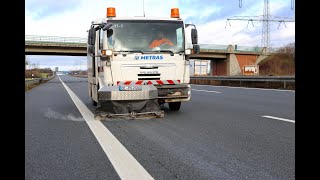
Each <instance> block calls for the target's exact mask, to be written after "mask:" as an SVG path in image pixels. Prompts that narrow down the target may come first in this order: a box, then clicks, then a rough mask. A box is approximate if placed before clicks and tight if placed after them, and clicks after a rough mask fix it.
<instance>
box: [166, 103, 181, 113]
mask: <svg viewBox="0 0 320 180" xmlns="http://www.w3.org/2000/svg"><path fill="white" fill-rule="evenodd" d="M180 106H181V102H170V103H169V108H170V110H171V111H179V109H180Z"/></svg>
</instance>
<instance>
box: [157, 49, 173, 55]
mask: <svg viewBox="0 0 320 180" xmlns="http://www.w3.org/2000/svg"><path fill="white" fill-rule="evenodd" d="M157 52H168V53H170V55H171V56H173V55H174V53H173V52H172V51H171V50H159V51H157Z"/></svg>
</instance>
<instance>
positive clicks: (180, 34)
mask: <svg viewBox="0 0 320 180" xmlns="http://www.w3.org/2000/svg"><path fill="white" fill-rule="evenodd" d="M109 22H110V23H112V27H111V28H110V29H112V30H113V34H112V36H111V37H109V38H108V40H107V42H108V43H107V44H108V45H107V47H108V49H112V50H113V51H137V52H150V51H157V52H165V51H171V52H173V53H178V52H181V51H183V50H184V31H183V23H182V21H180V22H177V21H142V20H139V21H137V20H136V21H109ZM105 37H106V36H105Z"/></svg>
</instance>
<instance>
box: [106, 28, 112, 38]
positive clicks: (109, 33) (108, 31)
mask: <svg viewBox="0 0 320 180" xmlns="http://www.w3.org/2000/svg"><path fill="white" fill-rule="evenodd" d="M112 35H113V29H108V30H107V37H108V38H109V37H111V36H112Z"/></svg>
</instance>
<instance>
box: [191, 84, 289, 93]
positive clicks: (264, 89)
mask: <svg viewBox="0 0 320 180" xmlns="http://www.w3.org/2000/svg"><path fill="white" fill-rule="evenodd" d="M191 85H192V86H211V87H225V88H238V89H257V90H263V91H289V92H295V90H286V89H266V88H249V87H233V86H214V85H201V84H191Z"/></svg>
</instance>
